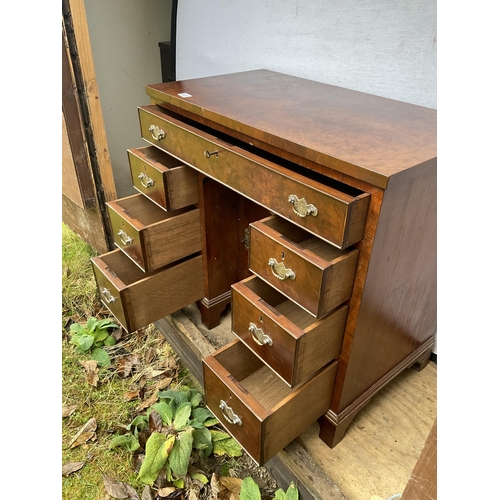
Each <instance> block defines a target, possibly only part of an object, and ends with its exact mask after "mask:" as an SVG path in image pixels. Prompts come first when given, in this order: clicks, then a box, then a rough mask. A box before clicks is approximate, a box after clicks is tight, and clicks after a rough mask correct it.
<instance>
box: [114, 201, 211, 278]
mask: <svg viewBox="0 0 500 500" xmlns="http://www.w3.org/2000/svg"><path fill="white" fill-rule="evenodd" d="M106 205H107V207H108V214H109V219H110V221H111V227H112V230H113V239H114V242H115V245H116V246H117V247H118V248H121V249H122V250H123V252H125V253H126V254H127V255H128V256H129V257H130V258H131V259H132V260H133V261H134V262H135V263H136V264H137V265H138V266H139V267H140V268H141V269H142V270H143V271H145V272H148V271H153V270H155V269H159V268H160V267H163V266H166V265H167V264H170V263H172V262H175V261H176V260H179V259H182V258H184V257H187V256H188V255H192V254H194V253H196V252H200V251H201V223H200V211H199V209H197V208H194V207H186V208H181V209H179V210H175V211H173V212H166V211H165V210H162V209H161V208H160V207H158V206H157V205H155V204H154V203H153V202H151V201H150V200H148V199H147V198H146V197H145V196H143V195H142V194H134V195H132V196H128V197H126V198H121V199H119V200H115V201H109V202H108V203H106Z"/></svg>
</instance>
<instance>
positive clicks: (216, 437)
mask: <svg viewBox="0 0 500 500" xmlns="http://www.w3.org/2000/svg"><path fill="white" fill-rule="evenodd" d="M210 434H211V435H212V441H213V442H214V443H215V442H216V441H222V440H223V439H228V438H229V437H230V436H229V434H228V433H227V432H222V431H216V430H214V429H211V430H210Z"/></svg>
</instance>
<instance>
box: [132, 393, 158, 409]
mask: <svg viewBox="0 0 500 500" xmlns="http://www.w3.org/2000/svg"><path fill="white" fill-rule="evenodd" d="M157 399H158V391H156V390H155V391H154V392H153V395H152V396H151V397H150V398H149V399H146V401H143V402H142V403H141V404H140V405H139V406H138V407H137V409H138V410H144V408H149V407H150V406H152V405H154V404H155V403H156V400H157Z"/></svg>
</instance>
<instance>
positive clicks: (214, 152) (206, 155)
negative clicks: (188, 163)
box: [204, 150, 219, 158]
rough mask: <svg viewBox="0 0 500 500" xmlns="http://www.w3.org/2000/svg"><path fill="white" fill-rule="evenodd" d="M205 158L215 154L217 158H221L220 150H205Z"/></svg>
mask: <svg viewBox="0 0 500 500" xmlns="http://www.w3.org/2000/svg"><path fill="white" fill-rule="evenodd" d="M204 154H205V158H210V157H211V156H215V157H216V158H219V152H218V151H212V152H210V151H207V150H206V151H205V153H204Z"/></svg>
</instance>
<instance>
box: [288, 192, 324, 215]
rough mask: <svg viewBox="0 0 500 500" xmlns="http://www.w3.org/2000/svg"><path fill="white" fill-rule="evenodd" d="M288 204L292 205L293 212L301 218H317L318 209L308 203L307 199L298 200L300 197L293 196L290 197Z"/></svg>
mask: <svg viewBox="0 0 500 500" xmlns="http://www.w3.org/2000/svg"><path fill="white" fill-rule="evenodd" d="M288 203H291V204H292V209H293V211H294V212H295V213H296V214H297V215H298V216H299V217H307V216H308V215H312V216H313V217H316V215H318V209H317V208H316V207H315V206H314V205H313V204H311V203H307V201H306V199H305V198H300V200H299V198H298V196H296V195H294V194H291V195H290V196H289V197H288Z"/></svg>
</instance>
